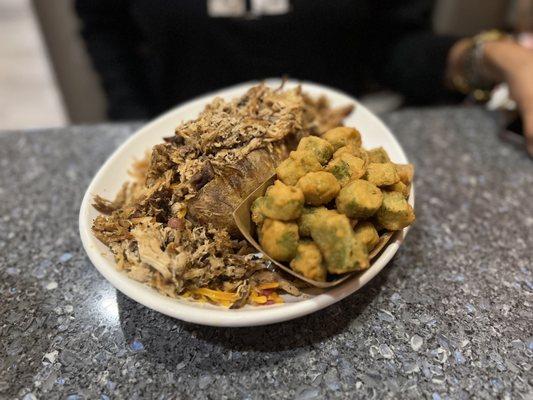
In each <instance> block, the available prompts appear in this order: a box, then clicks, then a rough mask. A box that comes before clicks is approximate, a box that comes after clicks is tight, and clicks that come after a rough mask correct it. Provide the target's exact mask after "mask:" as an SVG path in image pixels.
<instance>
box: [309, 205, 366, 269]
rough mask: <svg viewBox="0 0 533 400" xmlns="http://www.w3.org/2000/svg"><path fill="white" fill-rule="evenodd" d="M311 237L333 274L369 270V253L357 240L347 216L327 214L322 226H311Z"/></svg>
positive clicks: (321, 223)
mask: <svg viewBox="0 0 533 400" xmlns="http://www.w3.org/2000/svg"><path fill="white" fill-rule="evenodd" d="M311 237H312V238H313V240H314V241H315V243H316V244H317V246H318V248H319V249H320V251H321V253H322V256H323V257H324V260H325V261H326V267H327V270H328V272H329V273H331V274H342V273H345V272H351V271H358V270H361V269H365V268H368V265H369V262H368V253H367V251H366V248H365V246H364V245H363V243H362V242H360V241H358V240H356V239H355V236H354V232H353V229H352V227H351V226H350V221H349V220H348V217H346V215H342V214H339V213H327V214H326V218H323V219H321V221H320V224H316V223H313V224H311Z"/></svg>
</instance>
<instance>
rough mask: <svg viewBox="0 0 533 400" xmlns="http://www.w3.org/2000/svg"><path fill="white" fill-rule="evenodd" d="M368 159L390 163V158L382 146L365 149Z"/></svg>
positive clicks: (374, 161) (373, 161) (372, 161)
mask: <svg viewBox="0 0 533 400" xmlns="http://www.w3.org/2000/svg"><path fill="white" fill-rule="evenodd" d="M367 153H368V161H369V162H371V163H390V162H391V161H390V158H389V155H388V154H387V152H386V151H385V149H384V148H383V147H376V148H375V149H370V150H368V151H367Z"/></svg>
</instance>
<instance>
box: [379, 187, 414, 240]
mask: <svg viewBox="0 0 533 400" xmlns="http://www.w3.org/2000/svg"><path fill="white" fill-rule="evenodd" d="M376 220H377V222H378V224H379V225H380V226H382V227H383V228H385V229H388V230H390V231H398V230H400V229H403V228H405V227H406V226H408V225H410V224H411V223H412V222H413V221H414V220H415V214H414V211H413V207H411V205H410V204H409V203H407V200H405V197H403V195H402V194H401V193H398V192H383V203H382V204H381V207H380V208H379V210H378V212H377V213H376Z"/></svg>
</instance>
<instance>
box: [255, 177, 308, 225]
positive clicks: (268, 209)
mask: <svg viewBox="0 0 533 400" xmlns="http://www.w3.org/2000/svg"><path fill="white" fill-rule="evenodd" d="M304 200H305V199H304V194H303V193H302V191H301V190H300V189H299V188H297V187H293V186H288V185H285V184H284V183H283V182H281V181H275V182H274V185H272V186H270V187H269V188H268V189H267V191H266V193H265V197H264V200H263V201H262V202H261V204H260V205H261V212H262V213H263V215H265V216H266V217H268V218H272V219H278V220H280V221H291V220H293V219H297V218H299V217H300V214H301V213H302V208H303V206H304Z"/></svg>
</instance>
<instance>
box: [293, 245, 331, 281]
mask: <svg viewBox="0 0 533 400" xmlns="http://www.w3.org/2000/svg"><path fill="white" fill-rule="evenodd" d="M291 268H292V270H293V271H295V272H298V273H299V274H302V275H303V276H305V277H306V278H309V279H313V280H315V281H319V282H325V281H326V276H327V274H328V271H327V269H326V266H325V265H324V260H323V259H322V253H320V249H319V248H318V246H317V245H316V244H315V243H314V242H312V241H310V240H307V241H301V242H300V243H299V244H298V248H297V250H296V256H295V257H294V258H293V259H292V261H291Z"/></svg>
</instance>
